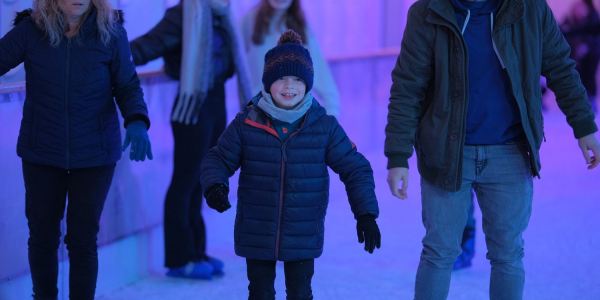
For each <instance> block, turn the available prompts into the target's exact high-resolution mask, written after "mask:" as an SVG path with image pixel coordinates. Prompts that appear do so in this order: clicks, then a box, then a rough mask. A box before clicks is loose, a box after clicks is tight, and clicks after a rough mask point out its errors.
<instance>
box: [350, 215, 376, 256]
mask: <svg viewBox="0 0 600 300" xmlns="http://www.w3.org/2000/svg"><path fill="white" fill-rule="evenodd" d="M356 233H357V234H358V242H359V243H363V242H364V243H365V251H369V253H373V250H375V247H377V249H379V248H380V247H381V233H380V232H379V226H377V222H375V217H373V216H371V215H364V216H360V217H358V219H357V223H356Z"/></svg>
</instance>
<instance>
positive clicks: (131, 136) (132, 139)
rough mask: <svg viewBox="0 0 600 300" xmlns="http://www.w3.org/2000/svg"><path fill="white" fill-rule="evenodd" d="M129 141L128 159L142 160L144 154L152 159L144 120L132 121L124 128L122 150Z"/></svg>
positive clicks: (144, 158) (144, 156)
mask: <svg viewBox="0 0 600 300" xmlns="http://www.w3.org/2000/svg"><path fill="white" fill-rule="evenodd" d="M130 143H131V151H130V152H129V159H131V160H135V161H140V160H141V161H144V160H146V156H147V157H148V159H150V160H152V158H153V157H152V147H151V145H150V139H149V138H148V127H147V126H146V122H144V121H132V122H130V123H129V124H127V128H125V141H124V142H123V149H122V150H123V152H125V149H127V146H129V144H130Z"/></svg>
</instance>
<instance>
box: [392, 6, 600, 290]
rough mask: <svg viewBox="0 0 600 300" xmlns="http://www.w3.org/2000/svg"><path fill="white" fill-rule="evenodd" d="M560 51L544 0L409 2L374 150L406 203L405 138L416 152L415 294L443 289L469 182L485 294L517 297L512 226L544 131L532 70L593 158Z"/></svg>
mask: <svg viewBox="0 0 600 300" xmlns="http://www.w3.org/2000/svg"><path fill="white" fill-rule="evenodd" d="M569 52H570V49H569V46H568V44H567V43H566V42H565V39H564V38H563V36H562V34H561V32H560V30H559V28H558V25H557V23H556V20H555V19H554V16H553V15H552V11H551V10H550V8H549V7H548V5H547V3H546V1H543V0H511V1H508V0H479V1H475V0H468V1H460V0H420V1H417V2H416V3H415V4H413V5H412V7H411V8H410V10H409V12H408V21H407V25H406V30H405V33H404V38H403V40H402V51H401V53H400V56H399V58H398V62H397V64H396V67H395V68H394V71H393V72H392V78H393V84H392V88H391V97H390V104H389V114H388V125H387V127H386V142H385V155H386V156H387V157H388V169H389V174H388V183H389V186H390V189H391V192H392V194H393V195H394V196H396V197H398V198H400V199H405V198H406V197H407V194H406V190H407V187H408V158H409V157H410V156H411V155H412V153H413V146H414V148H415V150H416V153H417V161H418V164H417V165H418V169H419V173H420V174H421V178H422V179H421V197H422V205H423V224H424V226H425V229H426V234H425V237H424V239H423V251H422V252H421V261H420V264H419V268H418V271H417V278H416V285H415V299H417V300H420V299H427V300H437V299H446V297H447V296H448V291H449V287H450V276H451V270H452V264H453V263H454V261H455V258H456V257H457V255H459V254H460V253H461V248H460V243H461V237H462V231H463V229H464V227H465V223H466V221H467V212H468V209H469V205H470V202H471V201H470V198H471V197H470V190H471V189H474V190H475V192H476V193H477V199H478V201H479V206H480V208H481V211H482V215H483V221H482V224H483V231H484V233H485V234H486V242H487V247H488V254H487V258H488V259H489V260H490V261H491V265H492V272H491V280H490V299H522V295H523V288H524V281H525V272H524V268H523V263H522V258H523V255H524V251H523V238H522V233H523V232H524V231H525V229H526V228H527V225H528V222H529V218H530V215H531V206H532V198H533V177H534V176H539V171H540V166H541V165H540V159H539V148H540V146H541V142H542V140H543V139H544V131H543V117H542V113H541V101H542V97H541V90H540V85H539V82H540V76H541V75H543V76H544V77H546V79H547V84H548V87H549V88H550V89H552V90H553V91H554V93H555V94H556V97H557V102H558V105H559V107H560V108H561V110H562V111H563V113H564V114H565V115H566V116H567V121H568V123H569V125H570V126H571V127H572V128H573V131H574V135H575V138H576V139H578V140H579V146H580V147H581V150H582V152H583V154H584V157H585V160H586V163H587V164H590V166H589V167H588V169H593V168H595V167H596V166H597V165H598V164H599V163H600V156H599V155H600V144H599V143H598V139H597V138H596V137H595V136H594V133H595V132H596V131H597V130H598V127H597V125H596V124H595V122H594V113H593V111H592V109H591V106H590V104H589V103H588V102H587V97H586V91H585V88H584V87H583V85H582V84H581V80H580V79H579V74H578V73H577V72H576V71H575V70H574V69H573V68H574V66H575V64H574V62H573V61H572V60H571V59H569ZM588 151H591V152H593V155H594V156H590V154H589V152H588ZM400 181H402V188H401V189H398V183H399V182H400Z"/></svg>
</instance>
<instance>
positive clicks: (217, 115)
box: [164, 84, 227, 268]
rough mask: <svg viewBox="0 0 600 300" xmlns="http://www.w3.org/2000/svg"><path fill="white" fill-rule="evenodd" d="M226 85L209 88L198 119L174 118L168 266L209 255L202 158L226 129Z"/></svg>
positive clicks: (168, 199)
mask: <svg viewBox="0 0 600 300" xmlns="http://www.w3.org/2000/svg"><path fill="white" fill-rule="evenodd" d="M226 122H227V113H226V110H225V86H224V85H222V84H221V85H215V87H214V88H213V89H211V90H209V91H208V94H207V96H206V99H205V101H204V104H203V105H202V108H201V110H200V112H199V116H198V123H196V124H189V125H186V124H182V123H178V122H171V127H172V130H173V138H174V141H175V147H174V153H173V177H172V179H171V184H170V186H169V190H168V191H167V196H166V198H165V211H164V231H165V233H164V234H165V266H166V267H167V268H178V267H182V266H184V265H186V264H187V263H188V262H193V261H199V260H202V259H205V258H206V229H205V227H204V219H203V218H202V214H201V209H202V185H201V184H200V171H201V168H200V167H201V164H202V159H204V156H206V154H207V153H208V150H209V149H210V148H212V147H214V146H215V145H216V144H217V140H218V139H219V136H221V133H223V131H225V126H226Z"/></svg>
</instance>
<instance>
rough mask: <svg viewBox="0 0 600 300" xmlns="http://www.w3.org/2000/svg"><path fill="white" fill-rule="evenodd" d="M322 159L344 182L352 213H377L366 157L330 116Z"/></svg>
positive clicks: (356, 214) (371, 174)
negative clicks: (329, 125) (330, 126)
mask: <svg viewBox="0 0 600 300" xmlns="http://www.w3.org/2000/svg"><path fill="white" fill-rule="evenodd" d="M331 119H332V122H333V124H332V129H331V135H330V138H329V144H328V145H327V150H326V152H325V162H326V163H327V165H328V166H329V167H330V168H331V169H332V170H333V171H334V172H335V173H337V174H339V175H340V180H341V181H342V182H343V183H344V185H345V186H346V193H347V194H348V201H349V202H350V207H351V209H352V213H354V217H355V218H358V217H360V216H362V215H367V214H368V215H372V216H374V217H377V216H379V205H378V204H377V197H376V196H375V180H374V179H373V169H371V164H370V163H369V161H368V160H367V159H366V158H365V157H364V156H363V155H362V154H360V153H359V152H358V151H357V150H356V145H354V143H352V141H350V139H349V138H348V136H347V135H346V132H345V131H344V129H343V128H342V126H340V124H339V123H338V122H337V120H336V119H335V118H334V117H331Z"/></svg>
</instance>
